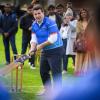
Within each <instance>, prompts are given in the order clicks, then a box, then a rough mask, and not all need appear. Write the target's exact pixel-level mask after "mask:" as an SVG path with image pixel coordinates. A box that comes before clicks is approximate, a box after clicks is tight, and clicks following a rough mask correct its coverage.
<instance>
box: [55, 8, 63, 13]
mask: <svg viewBox="0 0 100 100" xmlns="http://www.w3.org/2000/svg"><path fill="white" fill-rule="evenodd" d="M56 11H57V13H59V14H63V12H64V9H63V8H62V7H58V8H57V9H56Z"/></svg>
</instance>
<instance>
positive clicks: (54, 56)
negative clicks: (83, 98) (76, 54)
mask: <svg viewBox="0 0 100 100" xmlns="http://www.w3.org/2000/svg"><path fill="white" fill-rule="evenodd" d="M61 51H62V48H61V47H60V48H56V49H51V50H46V51H43V52H42V54H41V60H40V75H41V78H42V82H43V85H44V86H46V83H48V84H49V86H51V78H50V73H49V72H50V71H51V74H52V78H53V83H54V85H55V83H56V81H57V80H58V81H59V83H60V86H61V84H62V70H61V61H62V54H61V53H62V52H63V51H62V52H61Z"/></svg>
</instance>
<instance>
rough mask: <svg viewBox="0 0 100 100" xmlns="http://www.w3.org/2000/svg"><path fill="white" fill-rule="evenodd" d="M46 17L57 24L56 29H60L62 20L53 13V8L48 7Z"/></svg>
mask: <svg viewBox="0 0 100 100" xmlns="http://www.w3.org/2000/svg"><path fill="white" fill-rule="evenodd" d="M48 17H49V18H50V19H52V20H54V21H55V22H56V23H57V26H58V29H60V27H61V23H62V19H61V17H60V16H59V15H58V14H57V13H56V12H55V6H53V5H50V6H49V7H48Z"/></svg>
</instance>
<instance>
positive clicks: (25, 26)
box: [20, 5, 35, 69]
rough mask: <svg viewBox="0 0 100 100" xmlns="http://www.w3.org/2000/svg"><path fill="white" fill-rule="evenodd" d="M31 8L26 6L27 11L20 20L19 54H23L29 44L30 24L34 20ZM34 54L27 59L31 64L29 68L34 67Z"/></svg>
mask: <svg viewBox="0 0 100 100" xmlns="http://www.w3.org/2000/svg"><path fill="white" fill-rule="evenodd" d="M32 8H33V6H32V5H30V6H29V7H28V8H27V13H26V14H25V15H24V16H22V17H21V20H20V28H21V29H22V30H23V34H22V51H21V54H25V53H26V50H27V47H28V45H29V46H30V40H31V28H32V27H31V25H32V23H33V21H34V18H33V15H32ZM34 60H35V55H33V56H31V58H30V59H29V64H30V65H31V67H30V68H31V69H35V63H34Z"/></svg>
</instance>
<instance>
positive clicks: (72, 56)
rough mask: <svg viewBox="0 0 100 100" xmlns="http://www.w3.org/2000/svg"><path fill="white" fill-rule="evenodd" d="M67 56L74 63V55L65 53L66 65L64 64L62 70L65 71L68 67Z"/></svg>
mask: <svg viewBox="0 0 100 100" xmlns="http://www.w3.org/2000/svg"><path fill="white" fill-rule="evenodd" d="M69 57H71V58H72V60H73V64H74V65H75V55H66V62H65V63H66V65H65V66H64V68H63V69H64V70H66V71H67V68H68V58H69Z"/></svg>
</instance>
